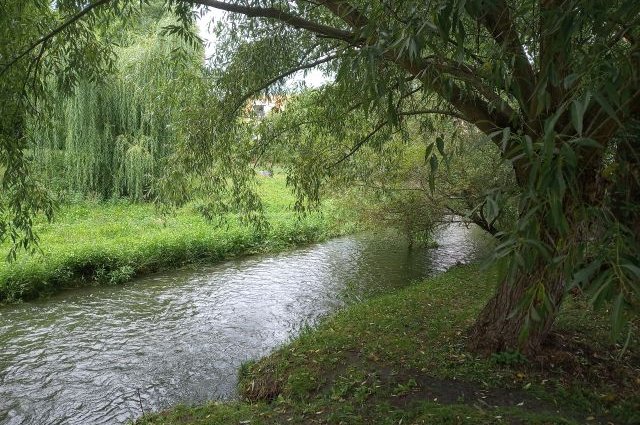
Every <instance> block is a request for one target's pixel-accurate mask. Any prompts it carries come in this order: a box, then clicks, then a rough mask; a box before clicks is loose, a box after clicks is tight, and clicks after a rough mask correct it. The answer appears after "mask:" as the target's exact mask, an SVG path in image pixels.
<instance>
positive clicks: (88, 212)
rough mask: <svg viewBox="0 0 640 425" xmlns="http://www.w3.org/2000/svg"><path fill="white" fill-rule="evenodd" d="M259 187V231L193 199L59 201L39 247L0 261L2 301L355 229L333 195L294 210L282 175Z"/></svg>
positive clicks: (124, 278) (41, 227)
mask: <svg viewBox="0 0 640 425" xmlns="http://www.w3.org/2000/svg"><path fill="white" fill-rule="evenodd" d="M259 191H260V193H261V198H262V200H263V201H264V203H265V209H266V215H267V218H268V220H269V222H270V227H269V229H267V230H262V231H259V230H257V229H256V228H255V227H253V226H246V225H242V224H241V223H240V222H239V220H238V219H237V217H234V216H233V215H228V216H227V217H226V219H225V220H220V219H218V220H215V221H208V220H206V219H205V218H204V217H203V215H202V214H201V212H200V207H201V206H202V205H201V203H198V202H194V203H191V204H188V205H186V206H184V207H183V208H181V209H179V210H177V211H175V214H172V215H169V216H165V215H161V214H159V213H158V212H157V211H155V210H154V207H153V206H152V205H149V204H132V203H130V202H128V201H125V200H121V201H112V202H110V203H91V202H82V203H79V204H70V205H65V206H63V207H62V208H61V210H60V211H59V213H58V214H57V215H56V220H55V221H54V222H53V223H46V222H42V223H39V224H37V226H36V228H37V230H38V232H39V234H40V235H41V250H42V252H40V253H37V254H33V255H21V256H19V257H18V259H17V260H16V261H14V262H11V263H9V262H7V261H3V262H2V263H0V302H1V301H15V300H20V299H30V298H34V297H37V296H40V295H43V294H48V293H52V292H56V291H59V290H61V289H64V288H66V287H70V286H79V285H83V286H84V285H95V284H106V285H110V284H111V285H113V284H120V283H123V282H126V281H128V280H130V279H131V278H133V277H134V276H136V275H139V274H143V273H150V272H154V271H157V270H160V269H167V268H173V267H179V266H181V265H184V264H187V263H193V262H198V261H218V260H222V259H225V258H230V257H233V256H237V255H241V254H252V253H257V252H265V251H277V250H282V249H285V248H287V247H291V246H295V245H299V244H303V243H309V242H313V241H318V240H322V239H326V238H328V237H331V236H337V235H340V234H344V233H347V232H351V231H353V229H354V221H353V219H354V217H353V215H352V214H350V213H349V212H347V211H345V210H344V209H343V208H341V207H339V206H338V205H337V204H335V203H332V202H327V203H326V204H325V205H324V206H323V208H322V209H321V211H319V212H318V213H315V214H311V215H308V216H306V217H304V218H301V217H299V216H298V215H297V214H295V213H294V212H293V211H292V209H291V204H292V203H293V202H294V197H293V195H292V194H291V192H290V191H289V190H288V189H287V188H286V187H285V185H284V177H283V176H282V175H276V176H275V177H274V178H265V179H263V180H261V181H260V184H259ZM3 249H4V250H5V252H6V250H7V249H8V246H7V245H6V244H5V245H4V247H3Z"/></svg>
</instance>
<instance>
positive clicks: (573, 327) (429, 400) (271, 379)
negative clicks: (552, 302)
mask: <svg viewBox="0 0 640 425" xmlns="http://www.w3.org/2000/svg"><path fill="white" fill-rule="evenodd" d="M495 280H496V277H495V274H494V272H493V271H482V270H480V269H479V268H478V267H476V266H464V267H456V268H454V269H452V270H450V271H449V272H447V273H444V274H442V275H440V276H437V277H435V278H432V279H429V280H427V281H425V282H422V283H419V284H414V285H411V286H409V287H407V288H405V289H402V290H398V291H395V292H394V293H392V294H389V295H383V296H380V297H377V298H373V299H370V300H367V301H365V302H363V303H360V304H356V305H353V306H351V307H348V308H346V309H344V310H343V311H341V312H339V313H337V314H335V315H334V316H332V317H329V318H328V319H326V320H325V321H324V322H323V323H322V324H321V325H320V326H319V327H318V328H317V329H315V330H309V331H306V332H304V333H303V334H302V335H300V336H299V337H298V338H297V339H295V340H294V341H292V342H291V343H289V344H287V345H285V346H284V347H282V348H281V349H279V350H277V351H275V352H274V353H273V354H271V355H270V356H268V357H265V358H263V359H261V360H259V361H257V362H253V363H249V364H246V365H244V366H243V367H242V368H241V370H240V383H239V392H240V394H241V400H240V401H235V402H229V403H220V402H216V403H210V404H207V405H202V406H178V407H175V408H174V409H172V410H169V411H167V412H164V413H160V414H155V415H152V416H147V417H146V418H143V419H142V420H140V422H139V423H140V424H144V425H160V424H166V425H169V424H170V425H174V424H187V423H193V424H220V425H225V424H239V423H241V424H316V423H317V424H399V423H402V424H445V423H446V424H456V423H464V424H467V423H477V424H487V423H526V424H582V423H607V422H612V423H616V424H618V423H622V424H631V423H639V421H640V373H639V370H640V361H639V357H638V352H637V348H638V347H637V341H634V343H633V344H631V347H632V349H631V350H630V351H627V352H625V353H622V357H621V358H620V359H617V356H618V355H620V354H621V353H620V352H619V349H618V348H616V347H614V346H612V344H611V343H610V342H609V340H608V337H607V332H606V326H607V324H606V323H604V324H602V320H601V318H599V317H597V316H596V315H595V314H594V313H592V312H589V311H588V310H586V309H585V308H584V306H583V305H582V301H579V300H570V301H569V302H568V303H567V305H566V308H565V309H564V311H563V312H562V314H561V317H560V318H559V321H558V326H557V330H558V333H557V335H556V337H555V341H556V343H555V344H554V345H553V346H550V347H547V349H546V350H545V351H544V353H543V355H541V356H540V357H539V358H536V359H530V360H524V359H523V358H522V357H521V356H517V355H514V354H513V353H501V354H500V355H497V356H494V357H492V358H488V359H487V358H480V357H476V356H474V355H473V354H471V353H468V352H466V351H465V338H466V336H465V331H466V329H467V328H468V327H469V325H470V324H471V323H472V321H473V318H474V317H475V316H476V314H477V313H478V312H479V310H480V309H481V308H482V306H483V305H484V303H485V302H486V300H487V299H488V297H489V296H490V295H491V293H492V291H493V289H494V282H495Z"/></svg>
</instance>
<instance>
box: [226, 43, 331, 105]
mask: <svg viewBox="0 0 640 425" xmlns="http://www.w3.org/2000/svg"><path fill="white" fill-rule="evenodd" d="M337 57H338V55H337V54H333V55H329V56H326V57H324V58H320V59H318V60H316V61H313V62H310V63H305V64H302V65H299V66H296V67H293V68H289V69H288V70H286V71H284V72H282V73H281V74H279V75H276V76H275V77H273V78H271V79H270V80H268V81H265V82H264V83H263V84H261V85H260V86H259V87H258V88H256V89H254V90H251V91H250V92H248V93H246V94H245V95H244V96H242V97H241V98H240V99H239V100H238V102H237V103H236V105H235V107H234V109H233V110H234V111H237V110H238V109H239V108H241V107H242V105H243V104H244V103H245V102H246V101H247V100H249V99H250V98H251V97H253V96H255V95H256V94H257V93H259V92H261V91H262V90H265V89H266V88H268V87H270V86H271V85H273V84H275V83H276V82H278V81H280V80H282V79H283V78H286V77H288V76H290V75H292V74H295V73H296V72H299V71H304V70H305V69H311V68H315V67H316V66H319V65H322V64H324V63H327V62H330V61H332V60H334V59H336V58H337Z"/></svg>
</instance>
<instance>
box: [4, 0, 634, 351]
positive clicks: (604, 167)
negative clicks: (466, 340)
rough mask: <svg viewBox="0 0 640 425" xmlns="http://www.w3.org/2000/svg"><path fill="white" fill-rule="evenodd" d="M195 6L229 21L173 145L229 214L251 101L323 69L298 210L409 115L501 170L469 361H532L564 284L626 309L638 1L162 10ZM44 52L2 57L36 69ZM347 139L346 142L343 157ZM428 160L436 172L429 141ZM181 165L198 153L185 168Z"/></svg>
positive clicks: (351, 2)
mask: <svg viewBox="0 0 640 425" xmlns="http://www.w3.org/2000/svg"><path fill="white" fill-rule="evenodd" d="M124 4H128V2H126V1H113V2H109V1H108V0H104V1H98V2H96V3H94V4H92V5H89V6H86V8H85V9H83V10H81V11H79V12H77V13H76V14H75V15H74V16H73V17H72V18H71V19H72V20H73V19H75V18H76V17H77V16H78V15H79V14H83V12H84V11H86V10H88V9H92V8H94V6H95V7H96V8H97V6H102V7H103V8H109V7H112V9H111V10H119V9H117V8H118V7H123V5H124ZM191 5H202V6H208V7H212V8H216V9H219V10H223V11H227V12H229V13H230V15H228V16H227V18H226V21H227V22H226V25H221V26H219V37H220V41H219V44H218V46H217V50H216V55H215V58H214V60H215V61H214V63H215V64H216V68H215V70H214V71H213V76H212V77H213V80H214V84H215V86H214V89H213V90H211V91H212V94H213V97H209V98H207V99H208V100H207V101H206V102H202V101H201V100H200V99H199V100H198V105H199V106H198V108H195V109H194V114H193V117H194V122H199V123H200V125H201V127H202V128H200V129H198V131H197V132H195V133H194V134H192V135H191V137H189V138H188V139H189V140H187V142H186V143H187V145H186V146H185V149H184V150H183V152H186V153H187V154H185V155H184V156H185V158H188V160H187V162H188V163H190V164H191V165H190V166H187V165H183V169H189V168H190V169H198V168H199V167H203V168H204V167H206V166H207V165H206V163H207V162H209V164H210V163H211V162H212V161H217V162H216V164H218V165H216V168H215V169H216V172H218V173H219V172H226V173H227V175H229V176H231V177H232V181H233V183H232V185H233V189H231V190H232V192H233V193H235V194H237V195H238V196H237V199H238V201H240V200H241V199H255V198H252V197H251V196H250V193H251V190H250V187H249V184H248V183H247V177H246V175H248V174H250V167H249V166H248V165H247V164H249V163H250V162H251V160H252V159H253V158H254V156H253V155H251V154H248V153H247V152H253V151H254V150H255V142H252V141H251V140H250V138H247V137H246V132H245V133H243V131H244V130H240V127H241V126H240V121H239V120H238V119H237V117H238V116H239V115H240V114H241V110H242V108H241V106H242V105H243V104H244V101H246V100H247V99H248V98H249V97H251V96H252V95H254V94H256V93H258V92H260V91H263V90H267V89H268V90H271V91H273V90H278V87H279V84H280V83H281V82H282V81H283V80H284V79H286V78H287V77H288V76H290V75H292V74H293V73H295V72H299V71H301V70H307V69H311V68H317V67H320V68H323V69H325V70H326V71H327V72H328V73H329V74H330V75H332V76H333V77H334V80H333V82H332V83H331V84H330V86H328V87H326V88H324V89H323V90H321V91H320V95H319V96H318V102H322V103H323V104H324V106H325V107H324V108H323V109H322V111H323V112H322V113H321V114H319V115H318V116H316V117H312V118H313V122H310V123H308V124H306V125H307V126H309V127H313V126H314V125H315V126H316V128H318V127H320V128H324V129H325V132H330V133H331V137H330V140H332V141H333V143H332V144H328V145H327V148H328V149H326V150H325V154H324V155H322V156H320V157H317V158H314V160H313V161H312V160H311V159H310V158H307V159H306V160H304V161H301V162H298V163H297V164H296V165H295V168H293V169H292V170H291V171H292V176H291V179H290V182H291V184H292V185H293V186H294V188H295V189H296V190H297V193H298V194H299V196H300V199H301V201H305V200H306V201H307V202H309V201H311V202H312V203H313V201H314V200H316V199H317V197H318V196H319V189H320V187H321V182H322V181H323V180H325V179H326V176H327V175H328V174H331V173H332V172H335V170H336V167H347V166H348V164H349V162H350V159H351V158H352V156H353V155H354V154H355V153H356V152H357V151H358V150H359V149H361V148H362V147H363V146H365V145H368V144H372V143H374V144H375V143H378V144H383V143H384V139H385V137H387V136H388V135H389V134H390V133H391V132H394V131H402V128H403V126H404V125H406V122H407V119H406V118H407V117H409V116H411V117H416V118H417V119H420V120H424V121H426V120H427V117H431V116H433V115H443V116H454V117H456V118H458V119H460V120H464V121H465V122H467V123H468V124H469V125H472V126H474V127H476V128H477V129H478V130H479V131H481V132H482V133H483V134H484V135H485V136H486V140H487V141H488V142H489V143H493V144H495V145H496V146H497V147H498V148H499V149H500V152H501V155H502V158H503V160H504V161H506V162H507V163H508V164H509V165H510V166H511V167H512V169H513V173H514V178H515V181H516V182H517V185H518V187H519V189H520V190H519V195H518V200H517V201H518V220H517V223H516V225H515V227H514V229H513V231H511V232H509V233H507V234H502V235H500V244H499V245H498V247H497V249H496V253H495V256H496V259H502V260H503V261H506V263H507V264H508V267H507V268H506V269H507V272H506V273H505V276H504V278H503V280H502V282H501V283H500V285H499V287H498V289H497V291H496V295H495V296H494V297H493V298H492V299H491V300H490V301H489V303H488V304H487V306H486V307H485V309H484V310H483V311H482V312H481V313H480V316H479V317H478V320H477V322H476V324H475V325H474V326H473V328H472V330H471V333H470V334H471V339H470V341H471V342H470V346H471V348H472V349H475V350H478V351H483V352H491V351H501V350H508V349H520V350H522V351H524V352H527V353H531V352H535V351H537V350H539V349H540V347H541V344H542V342H543V341H544V340H545V338H546V336H547V335H548V333H549V332H550V329H551V327H552V324H553V321H554V319H555V316H556V314H557V312H558V309H559V308H560V305H561V303H562V300H563V297H564V294H565V293H566V292H567V290H568V289H569V288H570V287H572V286H577V287H579V288H582V290H584V291H586V292H588V293H591V294H592V301H593V302H594V303H595V304H600V303H602V302H608V303H611V311H612V325H613V330H614V333H616V334H617V333H619V332H620V331H621V330H622V329H623V327H624V324H625V319H626V317H627V315H628V314H629V313H628V312H629V311H632V310H637V307H638V298H639V295H640V288H639V286H638V281H640V267H639V264H640V259H639V254H638V253H639V252H640V249H639V246H638V243H639V240H638V235H639V234H640V214H639V213H638V208H639V198H638V197H639V196H640V177H639V175H638V173H639V171H638V170H639V169H640V167H639V165H640V159H639V156H638V135H637V123H638V121H639V119H640V75H639V74H638V73H639V70H640V25H639V20H640V3H639V2H637V1H636V0H608V1H604V0H539V1H534V0H433V1H426V2H423V1H416V0H398V1H393V2H391V1H386V0H375V1H364V0H362V1H361V0H313V1H305V0H297V1H294V0H291V1H286V0H268V1H267V0H246V1H242V2H241V1H231V0H228V1H215V0H197V1H196V0H194V1H172V2H169V3H168V6H169V7H172V8H174V9H175V10H176V11H177V12H178V13H179V14H180V16H183V17H184V21H185V22H186V21H188V20H189V18H190V17H192V16H193V14H192V11H191V8H190V7H191ZM91 13H93V12H92V11H91V10H89V11H88V12H86V14H89V15H91ZM63 25H64V24H63ZM54 31H55V30H54ZM49 33H50V34H51V33H52V31H50V32H49ZM54 38H55V37H54ZM48 40H51V38H44V41H41V42H40V43H39V44H37V43H34V44H30V45H27V46H26V48H25V49H24V50H22V51H20V50H18V52H20V53H18V54H16V55H14V57H15V58H20V57H23V56H28V55H31V56H35V54H34V52H36V51H37V47H38V46H41V45H42V43H46V42H48ZM34 46H35V47H34ZM34 49H35V50H34ZM28 52H30V53H28ZM16 63H19V61H16V60H11V61H9V63H8V65H6V66H5V68H4V69H6V68H7V66H14V65H15V64H16ZM0 72H3V73H4V72H5V71H0ZM212 99H213V100H212ZM196 109H198V110H199V112H198V111H196ZM205 111H206V112H205ZM203 116H207V117H208V118H207V121H206V122H205V121H203V120H202V117H203ZM363 116H364V117H366V118H367V120H369V121H368V122H373V123H374V124H373V126H372V127H371V128H369V129H368V131H367V132H365V133H364V134H359V135H355V134H353V131H351V129H350V128H349V125H348V123H349V122H353V120H361V117H363ZM196 117H199V118H200V119H198V120H196ZM359 127H360V126H354V127H353V128H359ZM341 136H344V138H342V139H340V137H341ZM239 140H242V141H241V142H238V141H239ZM212 141H213V142H212ZM345 141H353V143H352V144H351V145H350V146H347V147H346V149H345V146H344V143H345ZM437 147H438V148H442V149H445V147H443V146H437ZM292 148H296V149H299V148H300V147H299V146H296V145H295V144H292ZM426 149H427V155H426V157H427V161H428V163H429V164H430V167H431V168H432V169H433V170H434V171H435V170H436V169H437V168H438V161H437V157H435V156H434V153H433V145H428V146H427V147H426ZM195 151H197V152H200V153H203V154H202V155H197V156H198V157H197V158H194V155H193V153H191V154H188V153H189V152H195ZM434 158H435V159H434ZM330 159H332V160H330ZM187 162H185V164H187ZM198 164H201V165H198ZM178 166H179V164H178V162H176V167H178ZM218 175H219V174H218ZM214 180H215V181H216V182H218V183H220V179H214ZM223 180H224V182H222V183H223V185H225V184H227V181H226V180H225V179H223ZM436 183H437V182H436ZM498 192H499V191H498ZM499 196H502V194H500V193H494V194H493V195H491V194H489V195H488V197H487V198H486V199H485V200H484V201H483V203H482V204H481V205H480V206H479V208H482V211H483V214H486V215H490V216H495V215H497V214H498V213H499V211H496V210H495V208H494V206H495V205H497V204H498V203H497V202H496V200H495V199H496V197H499ZM253 204H254V202H249V203H248V205H253ZM301 205H302V202H301Z"/></svg>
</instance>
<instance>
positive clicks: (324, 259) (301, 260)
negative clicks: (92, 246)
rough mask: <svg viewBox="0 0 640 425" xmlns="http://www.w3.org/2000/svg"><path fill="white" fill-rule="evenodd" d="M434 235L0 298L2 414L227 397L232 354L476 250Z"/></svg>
mask: <svg viewBox="0 0 640 425" xmlns="http://www.w3.org/2000/svg"><path fill="white" fill-rule="evenodd" d="M436 236H437V237H436V239H437V240H438V242H439V244H440V245H439V247H438V248H434V249H426V248H413V249H409V248H408V247H407V244H406V242H405V241H404V240H403V239H402V238H399V237H397V236H394V235H392V234H390V233H383V234H377V235H373V234H369V235H357V236H348V237H343V238H338V239H334V240H331V241H328V242H324V243H320V244H315V245H311V246H308V247H305V248H301V249H296V250H293V251H289V252H286V253H281V254H273V255H262V256H253V257H248V258H243V259H238V260H233V261H227V262H224V263H219V264H216V265H210V266H198V267H190V268H185V269H181V270H177V271H172V272H168V273H162V274H157V275H153V276H150V277H147V278H143V279H138V280H137V281H136V282H135V283H134V284H131V285H125V286H118V287H100V288H88V289H82V290H74V291H70V292H66V293H63V294H60V295H57V296H54V297H52V298H49V299H47V300H44V301H37V302H32V303H25V304H21V305H15V306H7V307H2V308H0V424H3V425H9V424H10V425H17V424H34V425H36V424H37V425H50V424H82V425H85V424H120V423H126V422H127V421H130V420H132V419H135V418H137V417H139V416H141V414H142V410H143V409H144V411H145V412H150V411H157V410H160V409H163V408H167V407H169V406H171V405H174V404H177V403H196V402H202V401H205V400H211V399H216V398H232V397H233V396H234V392H235V385H236V379H237V369H238V366H239V365H240V364H241V363H242V362H244V361H246V360H249V359H256V358H258V357H260V356H263V355H265V354H267V353H268V352H270V351H271V350H273V349H274V348H276V347H278V346H280V345H281V344H283V343H284V342H286V341H287V340H289V339H291V338H292V337H293V336H295V335H296V334H297V333H298V332H299V330H300V329H301V327H303V326H306V325H312V324H313V323H314V322H315V321H316V320H317V319H318V318H320V317H322V316H324V315H326V314H328V313H330V312H332V311H334V310H335V309H336V308H338V307H340V306H341V305H343V304H344V303H345V302H349V301H350V300H352V299H353V300H358V299H360V298H362V297H365V296H368V295H371V294H375V293H378V292H385V291H389V290H391V289H393V288H396V287H401V286H404V285H406V284H407V283H408V282H410V281H411V280H415V279H419V278H422V277H425V276H428V275H431V274H434V273H437V272H441V271H444V270H446V269H447V268H449V267H451V266H452V265H454V264H456V263H457V262H469V261H474V260H476V259H478V257H479V256H480V255H482V253H484V252H486V247H487V243H488V242H487V240H486V238H484V237H482V235H481V234H480V231H479V230H477V229H473V228H471V229H467V228H466V227H463V226H460V225H456V224H450V225H447V226H444V227H443V228H442V229H440V230H439V231H438V232H437V235H436Z"/></svg>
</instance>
